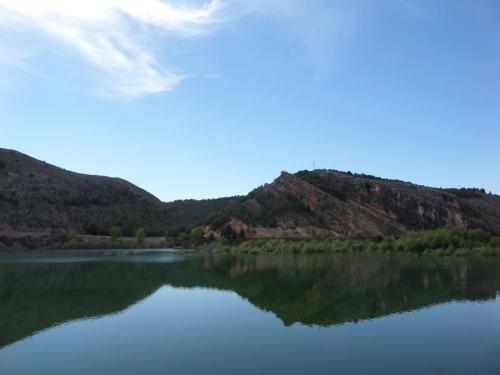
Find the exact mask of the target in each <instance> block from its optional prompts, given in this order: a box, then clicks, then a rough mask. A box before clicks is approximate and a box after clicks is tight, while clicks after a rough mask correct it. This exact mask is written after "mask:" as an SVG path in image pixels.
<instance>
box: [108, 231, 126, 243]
mask: <svg viewBox="0 0 500 375" xmlns="http://www.w3.org/2000/svg"><path fill="white" fill-rule="evenodd" d="M109 232H110V235H111V241H113V242H115V241H119V240H121V239H122V238H123V232H122V230H121V229H120V227H111V229H110V231H109Z"/></svg>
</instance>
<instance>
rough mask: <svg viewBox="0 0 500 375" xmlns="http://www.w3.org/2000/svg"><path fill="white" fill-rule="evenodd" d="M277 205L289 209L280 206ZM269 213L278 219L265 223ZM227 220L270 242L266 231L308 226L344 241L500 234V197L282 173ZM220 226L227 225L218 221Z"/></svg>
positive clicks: (331, 173) (336, 175)
mask: <svg viewBox="0 0 500 375" xmlns="http://www.w3.org/2000/svg"><path fill="white" fill-rule="evenodd" d="M275 201H280V202H283V201H285V202H289V204H288V205H287V204H278V205H276V204H275ZM268 207H271V210H272V212H273V214H274V217H273V218H272V220H269V218H266V220H262V218H263V217H266V216H265V215H262V213H263V212H268V211H269V209H268ZM276 207H278V209H276ZM294 207H300V209H299V210H298V209H296V208H295V209H294ZM224 215H225V217H226V218H228V219H231V220H233V221H234V218H237V219H239V220H240V221H243V222H245V223H246V224H248V231H249V235H250V236H252V234H256V235H255V237H266V236H265V235H264V236H260V235H258V234H259V233H264V231H263V228H266V227H272V228H277V229H278V230H279V229H282V230H290V229H296V228H303V227H307V226H313V227H314V228H316V231H315V233H317V231H324V230H327V231H329V232H330V233H331V234H332V235H335V236H339V237H377V236H387V235H398V234H401V233H403V232H405V231H408V230H413V229H433V228H438V227H443V226H450V227H458V228H484V229H486V230H488V231H492V232H495V233H500V197H499V196H497V195H492V194H486V193H485V192H484V191H483V190H479V189H438V188H431V187H425V186H419V185H415V184H412V183H408V182H402V181H397V180H386V179H381V178H377V177H374V176H367V175H353V174H351V173H343V172H339V171H335V170H315V171H312V172H310V171H301V172H298V173H296V174H290V173H287V172H282V174H281V175H280V176H279V177H278V178H277V179H276V180H275V181H274V182H272V183H271V184H269V185H265V186H263V187H261V188H258V189H256V191H254V192H252V193H250V194H249V195H248V196H247V197H246V198H245V199H243V200H242V201H241V202H239V203H238V206H236V207H235V208H234V209H233V210H226V212H225V213H224ZM227 222H229V221H227ZM216 224H217V225H218V226H223V225H224V224H225V223H224V220H221V218H220V217H219V220H218V221H216ZM221 224H222V225H221ZM273 233H274V234H275V233H276V229H275V230H274V232H273ZM306 233H309V234H310V233H311V231H310V230H309V231H307V232H306ZM273 237H274V236H273ZM298 237H304V235H299V236H298Z"/></svg>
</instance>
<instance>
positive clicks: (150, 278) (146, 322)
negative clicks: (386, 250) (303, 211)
mask: <svg viewBox="0 0 500 375" xmlns="http://www.w3.org/2000/svg"><path fill="white" fill-rule="evenodd" d="M499 291H500V261H499V260H498V259H495V258H486V257H485V258H477V259H475V258H474V259H461V258H439V257H421V256H420V257H418V256H412V255H399V254H391V255H387V254H378V253H354V254H318V255H304V256H302V255H295V256H270V255H265V256H209V255H207V256H195V255H192V256H186V255H184V256H181V255H176V254H174V253H172V252H165V251H161V252H151V253H147V252H146V253H144V254H143V255H140V256H103V253H102V252H95V251H94V252H78V251H64V252H17V253H0V374H2V375H11V374H22V375H29V374H37V375H40V374H41V375H45V374H47V375H48V374H50V375H53V374H64V375H71V374H82V375H83V374H94V375H95V374H120V375H123V374H162V375H164V374H499V373H500V357H499V356H498V354H499V349H500V299H499Z"/></svg>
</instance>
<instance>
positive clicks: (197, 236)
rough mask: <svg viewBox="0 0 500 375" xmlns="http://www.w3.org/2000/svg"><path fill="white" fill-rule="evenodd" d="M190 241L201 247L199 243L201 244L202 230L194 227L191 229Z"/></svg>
mask: <svg viewBox="0 0 500 375" xmlns="http://www.w3.org/2000/svg"><path fill="white" fill-rule="evenodd" d="M190 239H191V243H193V244H195V245H201V243H202V242H203V228H202V227H196V228H193V229H191V233H190Z"/></svg>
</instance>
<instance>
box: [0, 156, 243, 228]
mask: <svg viewBox="0 0 500 375" xmlns="http://www.w3.org/2000/svg"><path fill="white" fill-rule="evenodd" d="M235 201H236V198H235V197H232V198H220V199H207V200H202V201H196V200H185V201H175V202H170V203H164V202H161V201H160V200H159V199H158V198H156V197H155V196H153V195H152V194H150V193H148V192H147V191H145V190H143V189H141V188H139V187H137V186H135V185H133V184H131V183H130V182H128V181H125V180H122V179H120V178H111V177H103V176H92V175H86V174H81V173H75V172H70V171H67V170H64V169H62V168H58V167H55V166H53V165H51V164H48V163H45V162H43V161H40V160H37V159H34V158H32V157H30V156H28V155H25V154H22V153H20V152H17V151H14V150H7V149H0V233H1V234H12V233H28V232H29V233H42V232H45V233H52V234H54V233H68V232H70V231H73V232H75V233H78V234H92V235H108V234H109V229H110V227H112V226H118V227H120V228H122V230H123V232H124V233H125V235H133V234H134V232H135V230H136V229H137V228H139V227H143V228H144V229H145V231H146V233H147V234H148V235H158V236H162V235H163V234H164V233H165V229H166V228H171V227H179V226H184V227H192V226H194V225H196V224H198V222H201V221H202V220H203V219H204V218H205V217H206V216H207V215H210V214H213V213H214V212H217V211H218V210H220V209H222V208H224V207H226V206H227V205H228V204H231V203H233V202H235Z"/></svg>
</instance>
